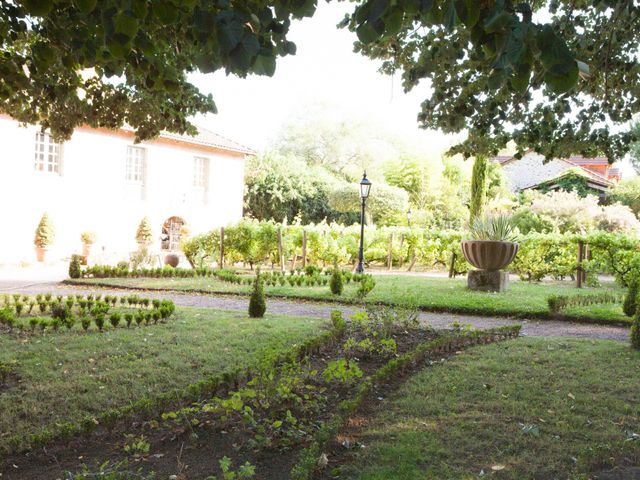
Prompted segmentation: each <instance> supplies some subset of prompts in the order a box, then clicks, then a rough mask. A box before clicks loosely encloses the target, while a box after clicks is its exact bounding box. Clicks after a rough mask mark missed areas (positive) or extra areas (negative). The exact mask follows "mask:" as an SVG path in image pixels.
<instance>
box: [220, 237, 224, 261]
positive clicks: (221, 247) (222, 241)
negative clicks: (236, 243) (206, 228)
mask: <svg viewBox="0 0 640 480" xmlns="http://www.w3.org/2000/svg"><path fill="white" fill-rule="evenodd" d="M220 268H221V269H222V268H224V227H220Z"/></svg>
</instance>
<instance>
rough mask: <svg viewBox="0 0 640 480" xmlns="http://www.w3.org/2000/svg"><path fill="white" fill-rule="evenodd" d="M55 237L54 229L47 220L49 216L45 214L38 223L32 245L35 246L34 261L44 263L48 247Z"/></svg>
mask: <svg viewBox="0 0 640 480" xmlns="http://www.w3.org/2000/svg"><path fill="white" fill-rule="evenodd" d="M55 237H56V233H55V229H54V228H53V224H52V223H51V220H50V219H49V215H48V214H47V213H46V212H45V213H44V214H43V215H42V218H41V219H40V223H38V228H36V234H35V237H34V239H33V243H34V245H35V246H36V259H37V260H38V262H44V259H45V256H46V253H47V250H48V249H49V246H50V245H51V244H53V242H54V240H55Z"/></svg>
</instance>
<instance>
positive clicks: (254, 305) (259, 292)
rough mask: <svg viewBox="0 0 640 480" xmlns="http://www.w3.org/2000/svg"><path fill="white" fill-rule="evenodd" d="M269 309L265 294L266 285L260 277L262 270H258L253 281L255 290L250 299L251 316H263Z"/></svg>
mask: <svg viewBox="0 0 640 480" xmlns="http://www.w3.org/2000/svg"><path fill="white" fill-rule="evenodd" d="M266 311H267V301H266V298H265V296H264V286H263V285H262V278H260V270H258V271H257V272H256V279H255V281H254V282H253V291H252V292H251V298H250V299H249V316H250V317H251V318H262V317H264V313H265V312H266Z"/></svg>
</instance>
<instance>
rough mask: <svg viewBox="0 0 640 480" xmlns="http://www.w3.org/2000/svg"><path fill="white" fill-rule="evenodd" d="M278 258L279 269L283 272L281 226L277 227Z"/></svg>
mask: <svg viewBox="0 0 640 480" xmlns="http://www.w3.org/2000/svg"><path fill="white" fill-rule="evenodd" d="M278 259H279V260H280V271H281V272H284V252H283V248H282V227H278Z"/></svg>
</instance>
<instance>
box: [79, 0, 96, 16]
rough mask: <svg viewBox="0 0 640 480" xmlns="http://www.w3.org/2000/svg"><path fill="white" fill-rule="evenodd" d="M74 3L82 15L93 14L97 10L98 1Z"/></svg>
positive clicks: (82, 0)
mask: <svg viewBox="0 0 640 480" xmlns="http://www.w3.org/2000/svg"><path fill="white" fill-rule="evenodd" d="M73 3H74V4H75V6H76V7H77V8H78V10H80V11H81V12H82V13H91V12H93V10H94V9H95V8H96V5H97V3H98V0H74V2H73Z"/></svg>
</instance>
